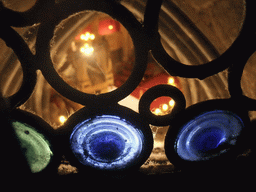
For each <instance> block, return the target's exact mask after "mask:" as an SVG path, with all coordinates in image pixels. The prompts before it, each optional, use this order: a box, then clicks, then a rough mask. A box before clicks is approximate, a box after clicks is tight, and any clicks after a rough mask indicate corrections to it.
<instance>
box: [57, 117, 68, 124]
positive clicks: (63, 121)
mask: <svg viewBox="0 0 256 192" xmlns="http://www.w3.org/2000/svg"><path fill="white" fill-rule="evenodd" d="M59 121H60V122H61V123H62V124H63V123H65V122H66V121H67V118H66V117H65V116H63V115H61V116H60V117H59Z"/></svg>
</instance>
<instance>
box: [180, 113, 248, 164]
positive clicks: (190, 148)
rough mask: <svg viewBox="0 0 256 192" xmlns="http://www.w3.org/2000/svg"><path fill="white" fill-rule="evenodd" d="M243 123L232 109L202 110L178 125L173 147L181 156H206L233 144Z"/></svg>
mask: <svg viewBox="0 0 256 192" xmlns="http://www.w3.org/2000/svg"><path fill="white" fill-rule="evenodd" d="M243 127H244V124H243V121H242V120H241V118H240V117H238V116H237V115H236V114H234V113H233V112H230V111H225V110H215V111H208V112H205V113H203V114H201V115H199V116H197V117H195V118H194V119H192V120H191V121H189V122H188V123H186V124H185V125H183V127H181V129H180V131H179V133H178V135H177V139H176V142H175V150H176V152H177V154H178V155H179V156H180V158H182V159H184V160H188V161H202V160H209V159H211V158H214V157H217V156H219V155H221V154H223V153H225V152H227V151H228V149H229V147H230V146H232V145H235V144H236V141H237V137H238V136H239V135H240V133H241V131H242V129H243Z"/></svg>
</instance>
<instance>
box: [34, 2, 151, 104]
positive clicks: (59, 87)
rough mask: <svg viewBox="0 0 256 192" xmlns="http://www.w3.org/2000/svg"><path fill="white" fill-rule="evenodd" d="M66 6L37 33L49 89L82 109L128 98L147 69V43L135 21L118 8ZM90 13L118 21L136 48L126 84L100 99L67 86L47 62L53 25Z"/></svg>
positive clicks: (104, 4) (107, 4)
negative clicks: (133, 63) (83, 12)
mask: <svg viewBox="0 0 256 192" xmlns="http://www.w3.org/2000/svg"><path fill="white" fill-rule="evenodd" d="M65 3H66V2H63V4H60V5H59V6H58V10H57V11H56V12H57V13H58V16H56V18H55V19H54V21H53V20H52V21H50V22H48V23H45V24H42V25H41V26H40V28H39V31H38V38H37V43H36V50H37V51H36V52H37V58H38V60H39V61H40V62H41V65H40V66H39V69H40V70H41V71H42V73H43V75H44V77H45V78H46V80H47V81H48V83H50V84H51V86H52V87H53V88H54V89H55V90H56V91H58V92H59V93H60V94H62V95H63V96H65V97H67V98H68V99H70V100H72V101H75V102H77V103H80V104H83V105H87V106H88V105H91V106H95V105H110V104H111V103H117V102H118V101H120V100H122V99H123V98H125V97H126V96H127V95H129V94H130V93H131V92H132V91H133V90H134V89H135V88H136V87H137V86H138V85H139V83H140V81H141V79H142V78H143V75H144V72H145V70H146V67H147V55H148V42H147V40H146V39H145V37H144V34H143V28H142V27H141V24H140V23H139V22H138V21H137V19H136V18H135V17H134V16H133V15H132V14H131V12H129V11H128V10H127V9H126V8H125V7H124V6H122V5H121V4H118V3H115V2H112V1H111V2H110V1H100V2H99V3H91V1H82V2H80V4H79V6H78V4H75V3H70V2H69V5H68V6H69V7H68V8H66V9H64V8H63V7H66V6H67V5H66V4H65ZM84 10H93V11H101V12H104V13H106V14H108V15H110V16H112V17H113V18H114V19H117V20H118V21H119V22H120V23H122V24H123V26H124V27H125V28H126V29H127V30H128V32H129V34H130V36H131V38H132V40H133V43H134V47H135V65H134V68H133V71H132V73H131V75H130V77H129V78H128V80H127V81H126V82H125V83H124V84H123V85H122V86H121V87H119V88H118V89H116V90H114V91H112V92H109V93H105V94H100V95H93V94H87V93H83V92H81V91H78V90H77V89H74V88H72V87H71V86H70V85H68V84H67V83H66V82H65V81H64V80H63V79H62V78H61V77H60V76H59V75H58V73H57V72H56V70H55V69H54V67H53V63H52V60H51V58H50V40H51V38H52V37H53V35H54V29H55V27H56V25H57V24H58V23H59V22H60V21H62V20H63V19H65V18H67V17H68V16H70V15H72V14H74V13H77V12H80V11H84Z"/></svg>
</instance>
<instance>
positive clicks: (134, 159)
mask: <svg viewBox="0 0 256 192" xmlns="http://www.w3.org/2000/svg"><path fill="white" fill-rule="evenodd" d="M125 4H126V2H125V1H124V2H122V3H120V2H119V1H105V0H94V1H87V0H76V1H57V2H55V1H54V0H52V1H43V0H37V1H36V3H35V5H34V6H33V7H32V8H31V9H29V10H28V11H25V12H16V11H13V10H10V9H8V8H6V7H4V6H3V3H1V4H0V6H1V7H0V17H1V18H8V19H5V20H4V19H2V21H1V24H2V29H1V31H0V37H1V38H2V39H3V40H4V42H5V43H6V45H7V46H8V47H10V48H11V49H12V50H13V51H14V53H15V54H16V55H17V57H18V59H19V61H20V63H21V66H22V72H23V81H22V84H21V87H20V88H19V90H18V91H17V93H15V94H14V95H12V96H10V97H7V98H2V97H1V112H2V117H1V118H2V119H3V121H4V122H6V119H7V120H9V124H10V127H12V128H13V127H14V128H15V130H16V131H13V129H11V128H10V130H12V131H13V133H12V134H14V132H15V134H16V135H18V137H23V136H20V135H22V134H23V135H24V134H25V135H26V134H27V135H28V134H30V135H31V134H32V136H33V134H34V135H37V134H39V136H38V135H37V136H35V137H37V138H39V137H40V138H41V137H42V138H43V139H45V138H49V140H50V141H51V142H52V144H51V147H52V148H49V147H48V148H47V149H46V148H45V147H44V149H43V151H41V152H42V153H43V152H45V153H46V156H47V158H49V162H50V163H49V162H48V161H47V160H45V161H43V165H40V166H39V165H34V164H33V163H31V162H28V164H29V165H30V169H29V170H30V172H32V173H37V172H39V173H38V174H40V173H41V172H43V173H46V174H48V173H49V172H52V170H53V169H54V167H55V168H56V166H57V164H58V163H59V161H60V158H61V156H62V155H63V154H65V155H66V156H67V157H68V158H70V159H69V160H70V161H71V162H73V163H74V165H76V166H77V167H79V169H80V170H81V171H82V172H83V171H84V173H86V172H87V171H88V170H91V169H92V171H99V172H102V171H103V172H104V173H107V174H123V173H127V172H130V171H131V170H133V171H134V170H137V169H138V168H139V167H140V166H141V165H142V164H143V163H144V162H145V161H146V160H147V158H148V157H149V155H150V153H151V151H152V147H153V137H152V132H151V129H150V127H149V125H154V126H170V128H169V130H168V133H167V135H166V137H165V153H166V155H167V157H168V159H169V160H170V162H171V163H173V164H174V165H175V166H177V167H178V168H180V169H182V170H185V171H191V170H195V169H197V170H204V169H207V171H213V170H214V169H216V168H217V167H218V168H219V167H221V169H224V167H225V168H227V167H229V166H228V165H229V164H230V162H231V161H232V160H235V159H236V157H237V156H238V155H239V154H241V153H242V152H243V151H244V150H245V149H247V148H248V146H249V145H250V144H251V143H250V142H248V141H250V135H251V134H252V131H253V129H252V128H251V122H250V119H249V117H248V111H254V110H255V109H256V101H255V100H254V99H251V98H249V97H247V96H245V95H244V94H243V91H242V88H241V83H240V82H241V77H242V74H243V69H244V67H245V65H246V62H247V60H248V59H249V58H250V56H251V55H252V54H253V53H254V51H255V46H254V43H255V42H256V38H255V26H254V25H253V21H254V8H253V5H252V1H249V0H247V1H246V2H245V6H246V13H245V18H244V22H243V24H242V27H241V31H240V33H239V35H238V37H237V38H236V40H235V41H234V43H233V44H232V45H231V46H230V48H229V49H227V50H226V51H225V52H224V53H223V54H221V55H219V54H218V52H217V51H216V50H215V49H214V47H213V46H212V45H211V43H210V42H209V41H208V40H207V38H202V37H204V35H203V34H201V32H200V31H199V30H198V29H197V28H195V27H193V26H194V25H193V24H191V23H189V19H187V18H186V17H185V16H184V15H183V16H181V15H182V14H181V13H182V12H181V11H180V10H179V9H178V8H177V7H176V6H175V5H174V4H172V3H170V5H169V7H168V8H169V12H168V13H169V14H172V17H174V18H175V19H176V21H177V22H179V23H181V25H182V26H181V27H182V28H183V32H184V31H185V33H183V35H187V36H191V38H192V39H193V42H189V43H188V44H189V46H192V47H193V46H194V45H195V44H196V45H197V49H196V52H197V53H196V54H198V55H199V56H198V57H197V58H195V60H197V59H198V60H199V61H202V62H204V64H201V65H187V64H183V63H182V62H179V61H178V59H174V58H173V57H175V55H174V56H170V54H168V53H167V52H166V50H165V49H164V47H163V43H162V42H161V37H164V32H163V31H162V32H161V31H160V30H159V29H158V25H159V22H160V21H159V15H160V10H161V6H162V4H163V1H162V0H157V1H154V0H148V1H147V2H146V9H145V13H144V14H142V15H139V14H141V13H140V12H136V10H135V11H134V12H133V13H132V12H131V11H130V10H129V9H128V8H129V4H127V5H126V6H124V5H125ZM83 11H98V12H103V13H106V14H108V15H109V16H111V17H112V18H113V19H115V20H117V21H118V22H120V23H121V24H122V25H123V26H124V27H125V28H126V29H127V31H128V32H129V34H130V36H131V38H132V42H133V44H134V48H135V63H134V66H133V69H132V72H131V74H130V76H129V78H128V79H127V80H126V82H125V83H124V84H123V85H121V86H120V87H119V88H117V89H115V90H113V91H111V92H108V93H102V94H88V93H84V92H81V91H79V90H78V89H76V88H74V87H72V86H70V85H69V84H68V83H67V82H66V81H64V80H63V78H62V77H61V76H60V75H59V74H58V73H57V71H56V69H55V68H54V62H53V59H52V58H51V48H52V45H51V43H52V39H53V38H54V37H55V32H56V28H57V27H58V25H59V24H60V23H61V22H62V21H63V20H65V19H67V18H69V17H70V16H71V15H74V14H77V13H79V12H83ZM136 13H137V15H136ZM136 16H139V17H141V16H142V17H143V21H139V20H138V19H137V18H136ZM33 25H34V26H36V27H37V28H36V29H37V31H36V32H35V34H36V36H35V37H34V38H35V50H34V52H32V51H31V49H30V48H29V46H28V44H27V43H26V41H24V39H23V38H22V37H21V36H20V35H19V34H18V33H17V32H16V31H15V30H14V29H13V28H12V27H25V26H33ZM173 25H175V23H173ZM189 25H191V26H189ZM178 32H179V31H178ZM160 34H162V35H160ZM168 43H170V42H168V40H167V42H165V44H168ZM178 48H180V49H182V48H181V47H178ZM149 52H150V53H151V54H152V56H153V57H154V59H155V60H156V61H157V62H158V64H160V65H161V66H162V67H163V68H164V69H165V70H166V71H167V72H168V73H169V74H170V75H172V76H177V77H183V78H184V79H185V80H184V81H186V79H201V80H202V79H206V78H208V77H211V76H213V75H217V76H218V79H219V81H221V82H223V79H224V77H223V74H222V73H221V72H222V71H223V70H225V69H227V68H228V92H229V94H230V98H228V99H213V98H212V99H211V100H209V101H205V102H198V103H196V104H194V103H195V101H194V103H193V102H191V101H188V99H187V101H186V99H185V96H184V94H183V93H182V92H181V91H180V90H179V89H178V88H176V87H175V86H171V85H167V84H161V85H156V86H154V87H152V88H150V89H148V90H147V91H146V92H145V93H144V94H143V95H142V97H141V99H140V101H139V113H135V112H134V111H132V110H130V109H127V108H125V107H122V106H120V105H119V104H118V102H119V101H120V100H122V99H124V98H125V97H127V96H128V95H129V94H131V93H132V92H133V91H134V90H135V89H136V87H138V85H139V83H140V82H141V80H142V78H143V75H144V73H145V70H146V68H147V60H148V54H149ZM216 57H217V58H216ZM37 71H41V73H42V75H43V77H44V78H45V79H46V81H47V82H48V83H49V84H50V85H51V86H52V87H53V88H54V89H55V90H56V91H57V92H58V93H59V94H61V95H62V96H63V97H65V98H67V99H69V100H71V101H73V102H75V103H78V104H81V105H83V106H85V107H84V108H82V109H81V110H79V111H77V112H75V113H74V114H73V115H72V116H70V117H69V118H68V120H67V122H66V123H65V124H64V125H63V126H62V127H61V128H60V129H57V130H54V129H53V128H52V126H50V125H49V124H48V123H46V122H45V121H44V120H43V119H41V118H40V117H38V116H37V115H34V114H32V113H29V112H25V111H23V110H20V109H18V107H19V106H21V105H22V104H23V103H24V102H26V101H27V100H28V99H29V98H30V96H31V95H32V93H33V91H34V89H35V86H36V83H37V81H38V73H37ZM190 85H191V84H190ZM204 88H205V92H206V94H207V91H209V88H206V87H205V86H204ZM213 88H214V87H213ZM162 96H168V97H171V98H172V99H173V100H174V101H175V105H174V108H173V109H172V111H171V113H169V114H167V115H163V116H159V115H156V114H153V113H152V112H151V111H150V105H151V103H152V102H153V101H154V100H155V99H157V98H159V97H162ZM186 102H187V103H190V104H189V105H191V106H190V107H188V108H186ZM24 126H25V127H24ZM116 130H118V131H116ZM34 132H35V133H34ZM37 132H39V133H37ZM116 132H117V133H116ZM82 133H83V134H82ZM8 134H11V133H8ZM41 135H45V136H41ZM21 140H22V139H21ZM14 142H15V141H14ZM47 142H48V141H47ZM47 142H46V141H44V142H43V144H44V145H47ZM127 143H129V144H127ZM20 145H21V147H23V148H24V146H22V144H20ZM17 146H18V144H17ZM15 150H16V151H19V150H20V149H15ZM31 153H32V152H31ZM17 154H19V153H17ZM20 155H21V156H22V154H20ZM52 155H53V157H52ZM26 157H27V156H26ZM27 158H28V157H27ZM51 158H52V159H51ZM50 159H51V160H50ZM48 163H49V165H48ZM25 164H26V163H25ZM31 164H33V165H34V166H35V167H36V168H32V167H31ZM46 167H47V168H46ZM227 169H228V168H227ZM42 170H43V171H42ZM228 170H229V169H228ZM23 171H27V169H25V170H23Z"/></svg>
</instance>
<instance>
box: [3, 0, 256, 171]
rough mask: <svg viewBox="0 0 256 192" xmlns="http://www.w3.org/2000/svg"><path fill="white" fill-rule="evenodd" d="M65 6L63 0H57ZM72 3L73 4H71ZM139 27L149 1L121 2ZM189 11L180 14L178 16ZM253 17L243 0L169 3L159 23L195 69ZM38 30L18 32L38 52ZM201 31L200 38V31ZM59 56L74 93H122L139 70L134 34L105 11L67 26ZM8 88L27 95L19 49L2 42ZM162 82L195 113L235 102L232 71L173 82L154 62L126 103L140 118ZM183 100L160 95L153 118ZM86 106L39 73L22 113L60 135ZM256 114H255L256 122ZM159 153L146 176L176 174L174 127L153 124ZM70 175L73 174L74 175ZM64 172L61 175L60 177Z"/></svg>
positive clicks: (249, 90) (13, 3)
mask: <svg viewBox="0 0 256 192" xmlns="http://www.w3.org/2000/svg"><path fill="white" fill-rule="evenodd" d="M60 1H65V0H58V1H56V2H60ZM67 1H68V0H67ZM2 2H3V4H4V5H5V6H6V7H8V8H10V9H12V10H15V11H25V10H28V9H29V8H31V7H32V6H33V5H34V4H35V2H36V0H2ZM120 2H121V4H123V5H124V6H125V7H127V8H128V9H129V10H130V11H131V12H132V13H133V14H134V15H135V16H136V18H137V19H138V20H139V21H141V22H142V21H143V14H144V11H145V6H146V2H147V1H146V0H129V1H127V0H123V1H122V0H121V1H120ZM173 9H174V10H176V11H177V10H178V11H179V10H181V11H182V12H183V13H180V14H176V15H175V14H174V12H173V11H172V10H173ZM244 16H245V3H244V1H243V0H221V1H219V0H197V1H191V0H166V1H164V3H163V5H162V9H161V12H160V18H159V33H160V34H161V37H162V39H161V41H162V44H163V46H164V47H165V50H166V51H167V53H168V54H169V55H170V56H171V57H173V58H174V59H175V60H177V61H180V62H182V63H185V64H188V65H201V64H204V63H206V62H209V61H211V60H213V59H215V58H217V57H218V56H219V55H221V54H222V53H224V52H225V51H226V50H227V49H228V48H229V47H230V46H231V45H232V43H233V42H234V40H235V39H236V37H237V36H238V34H239V32H240V30H241V27H242V24H243V20H244ZM187 21H191V22H187ZM37 29H38V25H34V26H31V27H25V28H15V30H16V31H17V32H18V33H19V34H20V35H21V36H22V37H23V38H24V40H25V41H26V42H27V44H28V45H29V47H30V49H31V50H32V52H35V50H34V45H35V42H36V34H37ZM198 31H199V32H198ZM53 42H54V43H53V44H52V47H51V57H52V60H53V63H54V67H55V69H56V71H57V72H58V73H59V75H60V76H61V77H62V78H63V79H64V80H65V81H66V82H67V83H68V84H69V85H71V86H72V87H74V88H76V89H78V90H80V91H83V92H85V93H90V94H101V93H106V92H110V91H112V90H114V89H116V88H118V87H120V86H121V85H122V84H123V83H124V82H125V81H126V80H127V78H128V77H129V75H130V73H131V70H132V68H133V65H134V60H135V54H134V45H133V42H132V39H131V37H130V35H129V33H128V31H127V30H126V29H125V28H124V27H123V25H122V24H121V23H119V22H118V21H116V20H114V19H113V18H111V17H110V16H109V15H106V14H104V13H101V12H95V11H90V12H86V11H85V12H80V13H78V14H76V15H73V16H70V17H69V18H67V19H66V20H63V21H62V22H61V23H60V24H59V26H58V27H57V30H56V32H55V37H54V39H53ZM255 59H256V58H255V54H253V55H252V56H251V58H250V59H249V61H248V62H247V64H246V67H245V70H244V72H243V76H242V83H241V84H242V89H243V91H244V94H245V95H247V96H248V97H250V98H253V99H256V96H255V83H256V82H255V81H254V79H255V75H256V71H255V68H253V67H254V63H255ZM0 74H1V75H0V88H1V92H2V93H3V95H4V96H5V97H8V96H11V95H13V94H14V93H16V92H17V91H18V90H19V87H20V85H21V83H22V78H23V74H22V68H21V65H20V62H19V60H18V59H17V57H16V55H15V54H14V53H13V51H12V50H11V49H10V48H8V47H7V46H6V45H5V43H4V41H3V40H1V39H0ZM158 84H170V85H174V86H176V87H177V88H179V89H180V90H181V91H182V92H183V94H184V95H185V98H186V101H187V107H188V106H190V105H193V104H195V103H198V102H201V101H205V100H209V99H217V98H229V92H228V87H227V70H225V71H223V72H221V73H218V74H216V75H213V76H211V77H208V78H206V79H204V80H198V79H186V78H180V77H172V76H170V75H169V74H168V73H167V72H166V71H165V70H164V69H163V68H162V67H161V66H160V65H159V64H158V63H157V62H156V61H155V60H154V58H153V57H152V55H151V54H149V56H148V67H147V70H146V73H145V75H144V78H143V80H142V82H141V83H140V85H139V86H138V87H137V88H136V89H135V90H134V92H133V93H132V94H131V95H129V96H128V97H127V98H125V99H124V100H122V101H120V102H119V103H120V104H121V105H124V106H127V107H129V108H131V109H132V110H134V111H137V112H138V102H139V99H140V97H141V96H142V95H143V93H144V92H145V91H146V90H147V89H149V88H150V87H153V86H155V85H158ZM174 105H175V102H174V101H173V100H172V98H170V97H160V98H158V99H156V100H155V101H154V102H153V103H152V104H151V106H150V108H151V111H152V113H154V114H156V115H164V114H167V113H170V112H171V110H172V108H173V107H174ZM82 107H83V106H82V105H80V104H78V103H74V102H72V101H70V100H68V99H66V98H65V97H63V96H62V95H60V94H59V93H58V92H56V91H55V90H54V89H53V88H52V87H51V86H50V85H49V84H48V83H47V81H46V80H45V79H44V77H43V76H42V74H41V72H40V71H38V81H37V85H36V88H35V90H34V92H33V94H32V96H31V97H30V98H29V100H28V101H27V102H26V103H25V104H23V105H22V106H21V107H20V108H22V109H24V110H27V111H30V112H33V113H35V114H37V115H38V116H41V117H42V118H43V119H44V120H45V121H47V122H48V123H49V124H50V125H52V126H53V127H54V129H58V127H59V126H61V125H62V124H63V123H65V121H66V120H67V119H68V117H69V116H70V115H72V114H73V113H74V112H75V111H77V110H79V109H80V108H82ZM254 117H255V113H254V112H250V118H251V119H254ZM151 128H152V131H153V135H154V150H153V153H152V155H151V157H150V158H149V160H148V161H147V162H146V163H145V164H144V165H143V166H142V168H141V171H142V172H150V173H158V172H159V173H160V172H161V173H162V172H171V171H174V170H175V168H174V167H173V166H172V165H171V163H170V162H169V161H168V160H167V158H166V157H165V154H164V149H163V142H164V137H165V133H166V131H167V130H168V127H156V126H151ZM60 169H61V170H62V171H63V170H65V171H63V173H64V172H65V173H66V172H69V171H70V172H72V171H73V172H75V168H72V167H71V166H69V167H68V168H67V167H65V166H64V167H61V168H60ZM67 169H68V170H67ZM60 172H61V171H60Z"/></svg>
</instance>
